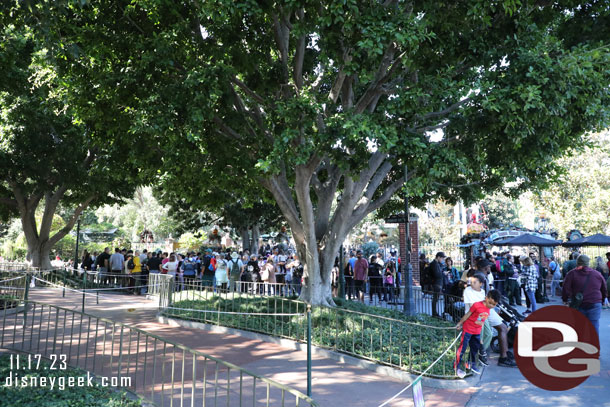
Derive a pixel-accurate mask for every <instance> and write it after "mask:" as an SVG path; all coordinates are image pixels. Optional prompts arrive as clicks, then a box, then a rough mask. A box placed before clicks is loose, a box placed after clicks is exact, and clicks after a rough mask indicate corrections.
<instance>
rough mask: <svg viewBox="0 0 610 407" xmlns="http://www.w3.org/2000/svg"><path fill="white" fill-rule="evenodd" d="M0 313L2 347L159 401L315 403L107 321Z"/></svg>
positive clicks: (51, 310) (54, 313) (34, 309)
mask: <svg viewBox="0 0 610 407" xmlns="http://www.w3.org/2000/svg"><path fill="white" fill-rule="evenodd" d="M0 312H1V318H2V320H1V326H0V327H1V329H0V348H4V349H9V350H12V351H20V352H28V353H34V354H37V355H42V356H43V357H46V358H58V359H59V358H61V359H63V358H65V360H66V362H67V364H68V365H70V366H72V367H77V368H81V369H84V370H86V371H89V372H92V373H93V374H95V375H97V376H98V377H108V378H111V379H112V381H113V382H114V381H116V383H118V384H119V385H120V386H121V387H123V388H125V389H126V390H130V391H132V392H135V393H137V394H139V395H140V396H142V397H144V398H147V399H148V400H150V401H152V402H153V403H155V404H156V405H159V406H165V405H168V406H173V405H176V406H178V405H180V406H188V405H190V406H195V405H197V406H200V405H204V406H205V405H214V406H216V405H226V406H237V405H239V406H242V405H247V406H314V405H315V403H314V402H313V400H311V399H310V398H308V397H307V396H305V395H304V394H302V393H300V392H298V391H296V390H293V389H291V388H289V387H287V386H284V385H282V384H279V383H277V382H274V381H272V380H270V379H266V378H264V377H261V376H259V375H257V374H254V373H251V372H249V371H247V370H245V369H243V368H240V367H238V366H236V365H233V364H231V363H228V362H225V361H222V360H220V359H217V358H214V357H212V356H209V355H206V354H204V353H201V352H198V351H195V350H193V349H190V348H188V347H185V346H183V345H180V344H178V343H175V342H172V341H168V340H166V339H163V338H161V337H159V336H157V335H154V334H151V333H149V332H146V331H143V330H140V329H137V328H134V327H131V326H128V325H125V324H122V323H118V322H114V321H111V320H109V319H106V318H100V317H97V316H94V315H90V314H86V313H82V312H78V311H73V310H69V309H66V308H62V307H58V306H55V305H47V304H41V303H36V302H31V301H25V302H23V303H21V305H20V306H18V307H4V309H2V310H0Z"/></svg>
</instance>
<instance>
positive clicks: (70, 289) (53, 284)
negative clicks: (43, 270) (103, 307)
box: [34, 277, 148, 299]
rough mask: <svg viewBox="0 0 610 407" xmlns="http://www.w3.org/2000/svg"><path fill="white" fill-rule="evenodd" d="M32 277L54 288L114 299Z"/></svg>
mask: <svg viewBox="0 0 610 407" xmlns="http://www.w3.org/2000/svg"><path fill="white" fill-rule="evenodd" d="M34 279H36V280H38V281H40V282H43V283H45V284H49V285H51V286H54V287H56V288H61V289H65V290H68V291H73V292H75V293H79V294H85V295H97V296H98V298H106V299H114V298H113V297H110V296H106V295H100V294H99V293H92V292H89V290H84V289H80V290H77V289H74V288H70V287H65V286H62V285H58V284H55V283H52V282H50V281H47V280H44V279H42V278H38V277H34ZM141 287H148V286H141ZM126 288H128V287H125V288H123V289H126ZM91 290H93V291H95V290H96V289H91ZM113 290H118V289H117V288H113Z"/></svg>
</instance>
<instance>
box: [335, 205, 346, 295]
mask: <svg viewBox="0 0 610 407" xmlns="http://www.w3.org/2000/svg"><path fill="white" fill-rule="evenodd" d="M340 202H341V195H339V196H337V206H338V205H339V203H340ZM338 294H339V298H341V299H342V300H343V299H345V274H343V241H341V247H340V248H339V293H338Z"/></svg>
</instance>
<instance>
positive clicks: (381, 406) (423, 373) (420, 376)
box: [379, 333, 462, 407]
mask: <svg viewBox="0 0 610 407" xmlns="http://www.w3.org/2000/svg"><path fill="white" fill-rule="evenodd" d="M461 335H462V334H461V333H460V334H459V335H458V336H457V337H456V338H455V339H454V340H453V342H451V345H449V346H448V347H447V349H445V351H444V352H443V353H442V354H441V355H440V356H439V357H438V358H437V359H436V360H435V361H434V362H432V364H431V365H430V366H428V368H427V369H426V370H424V371H423V372H422V373H420V375H419V376H417V378H416V379H415V380H413V381H412V382H411V383H409V385H408V386H407V387H405V388H404V389H402V390H401V391H399V392H398V393H396V394H395V395H394V396H393V397H392V398H390V399H388V400H386V401H385V402H384V403H383V404H380V405H379V407H385V406H387V405H388V403H389V402H391V401H392V400H394V399H395V398H396V397H398V396H400V395H401V394H402V393H404V392H405V391H407V390H408V389H410V388H411V386H413V385H414V384H415V383H416V382H417V381H418V380H419V379H421V378H422V376H423V375H425V374H426V373H428V371H429V370H430V369H432V367H434V365H435V364H436V363H437V362H438V361H439V360H441V358H442V357H443V356H445V355H446V354H447V352H449V349H451V347H452V346H453V345H455V343H456V342H457V340H458V339H460V336H461Z"/></svg>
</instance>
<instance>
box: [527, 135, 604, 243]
mask: <svg viewBox="0 0 610 407" xmlns="http://www.w3.org/2000/svg"><path fill="white" fill-rule="evenodd" d="M591 139H592V142H593V145H592V146H591V147H587V148H585V149H582V150H575V151H572V155H571V156H570V157H566V158H562V159H559V160H558V164H559V165H561V166H562V168H563V169H564V171H565V173H564V175H563V176H562V177H561V178H560V179H558V180H557V181H556V182H555V183H553V184H552V185H551V186H550V187H549V188H547V189H545V190H541V191H538V192H537V193H535V194H534V196H533V201H534V203H535V205H536V208H537V210H538V214H544V215H545V216H547V217H548V218H549V221H550V224H551V225H552V227H554V228H556V229H557V231H558V232H559V236H560V238H562V239H565V237H566V235H567V233H568V231H570V230H571V229H579V230H580V231H581V232H582V233H583V235H585V236H587V235H591V234H595V233H605V234H610V216H609V214H610V131H605V132H602V133H597V134H592V135H591Z"/></svg>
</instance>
